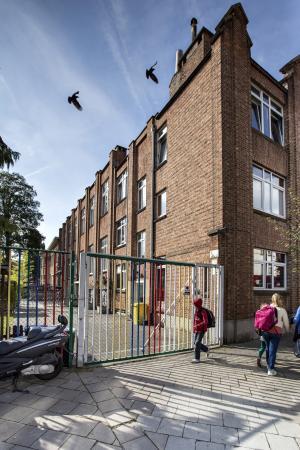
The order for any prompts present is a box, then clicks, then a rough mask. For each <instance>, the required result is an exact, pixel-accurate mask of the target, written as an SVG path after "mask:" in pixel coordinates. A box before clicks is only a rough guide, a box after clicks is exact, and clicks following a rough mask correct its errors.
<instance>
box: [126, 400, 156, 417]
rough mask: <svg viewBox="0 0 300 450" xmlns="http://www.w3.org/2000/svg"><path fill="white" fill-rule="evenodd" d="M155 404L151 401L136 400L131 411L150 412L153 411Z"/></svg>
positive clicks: (138, 412)
mask: <svg viewBox="0 0 300 450" xmlns="http://www.w3.org/2000/svg"><path fill="white" fill-rule="evenodd" d="M154 407H155V405H153V403H151V402H147V401H141V400H135V401H134V403H133V405H132V407H131V408H130V411H131V412H133V413H135V414H149V415H151V414H152V412H153V409H154Z"/></svg>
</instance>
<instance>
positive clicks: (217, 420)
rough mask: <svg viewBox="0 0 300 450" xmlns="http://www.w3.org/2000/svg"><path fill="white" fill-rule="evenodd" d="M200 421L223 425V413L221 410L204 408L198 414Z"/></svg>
mask: <svg viewBox="0 0 300 450" xmlns="http://www.w3.org/2000/svg"><path fill="white" fill-rule="evenodd" d="M198 422H200V423H207V424H208V425H220V426H222V425H223V415H222V413H221V412H210V411H205V410H202V411H201V413H199V415H198Z"/></svg>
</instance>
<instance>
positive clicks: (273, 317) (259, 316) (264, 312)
mask: <svg viewBox="0 0 300 450" xmlns="http://www.w3.org/2000/svg"><path fill="white" fill-rule="evenodd" d="M276 323H277V309H276V308H273V307H272V306H270V305H266V306H263V307H262V308H261V309H259V310H258V311H256V313H255V322H254V327H255V328H256V329H258V330H261V331H269V330H270V329H271V328H272V327H273V326H274V325H276Z"/></svg>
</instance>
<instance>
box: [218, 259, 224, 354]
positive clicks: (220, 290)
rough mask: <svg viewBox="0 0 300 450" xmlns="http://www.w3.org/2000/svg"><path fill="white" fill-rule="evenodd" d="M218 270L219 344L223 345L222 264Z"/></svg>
mask: <svg viewBox="0 0 300 450" xmlns="http://www.w3.org/2000/svg"><path fill="white" fill-rule="evenodd" d="M219 270H220V272H219V273H220V274H219V277H220V289H219V305H220V318H219V330H220V331H219V333H220V336H219V344H220V345H223V340H224V266H219Z"/></svg>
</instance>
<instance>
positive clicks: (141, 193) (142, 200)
mask: <svg viewBox="0 0 300 450" xmlns="http://www.w3.org/2000/svg"><path fill="white" fill-rule="evenodd" d="M143 208H146V177H145V178H142V179H141V180H139V181H138V211H140V210H141V209H143Z"/></svg>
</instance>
